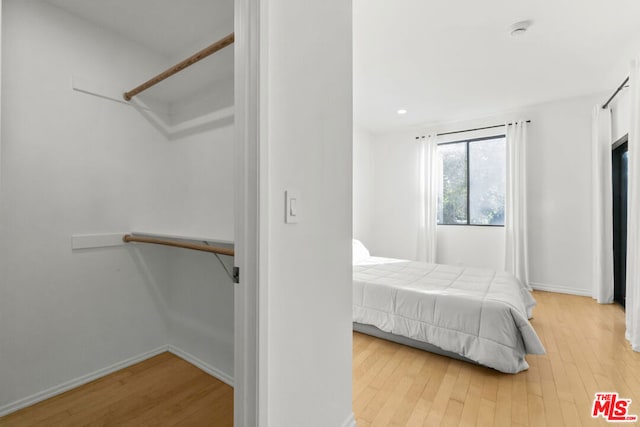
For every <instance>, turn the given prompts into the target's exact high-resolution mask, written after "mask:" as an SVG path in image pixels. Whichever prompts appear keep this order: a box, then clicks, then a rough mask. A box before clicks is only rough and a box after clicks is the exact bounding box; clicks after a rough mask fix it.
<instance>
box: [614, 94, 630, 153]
mask: <svg viewBox="0 0 640 427" xmlns="http://www.w3.org/2000/svg"><path fill="white" fill-rule="evenodd" d="M629 93H630V92H629V89H628V88H627V89H623V90H622V91H621V92H620V93H618V95H616V97H615V98H614V99H613V101H611V104H609V106H610V107H611V128H612V129H611V131H612V134H613V139H612V142H616V141H617V140H619V139H620V138H622V137H623V136H625V135H626V134H628V133H629V125H630V120H631V110H630V108H631V105H630V102H631V100H630V97H629Z"/></svg>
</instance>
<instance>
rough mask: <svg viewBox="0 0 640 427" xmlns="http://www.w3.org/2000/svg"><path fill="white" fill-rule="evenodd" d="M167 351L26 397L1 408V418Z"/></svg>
mask: <svg viewBox="0 0 640 427" xmlns="http://www.w3.org/2000/svg"><path fill="white" fill-rule="evenodd" d="M167 350H168V346H166V345H163V346H161V347H158V348H156V349H154V350H151V351H148V352H146V353H142V354H140V355H138V356H134V357H131V358H129V359H126V360H123V361H122V362H118V363H115V364H113V365H111V366H107V367H106V368H102V369H99V370H97V371H95V372H92V373H90V374H87V375H83V376H81V377H78V378H75V379H73V380H70V381H67V382H64V383H62V384H59V385H57V386H54V387H51V388H48V389H46V390H43V391H41V392H38V393H36V394H33V395H31V396H28V397H24V398H22V399H19V400H17V401H15V402H13V403H9V404H7V405H4V406H0V417H2V416H4V415H7V414H10V413H12V412H15V411H18V410H20V409H22V408H26V407H27V406H31V405H33V404H36V403H38V402H41V401H43V400H47V399H50V398H52V397H54V396H57V395H59V394H61V393H64V392H65V391H69V390H71V389H73V388H76V387H80V386H81V385H84V384H87V383H89V382H91V381H94V380H97V379H98V378H101V377H104V376H105V375H109V374H112V373H114V372H116V371H119V370H120V369H124V368H127V367H129V366H131V365H135V364H136V363H140V362H142V361H143V360H147V359H150V358H152V357H153V356H157V355H158V354H160V353H164V352H165V351H167Z"/></svg>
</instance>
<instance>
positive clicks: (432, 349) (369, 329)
mask: <svg viewBox="0 0 640 427" xmlns="http://www.w3.org/2000/svg"><path fill="white" fill-rule="evenodd" d="M353 330H354V331H356V332H361V333H363V334H366V335H371V336H374V337H377V338H382V339H383V340H387V341H392V342H396V343H398V344H403V345H406V346H409V347H413V348H417V349H420V350H424V351H428V352H429V353H435V354H439V355H441V356H446V357H451V358H452V359H458V360H462V361H464V362H469V363H473V364H474V365H479V364H478V362H475V361H473V360H471V359H467V358H466V357H464V356H461V355H459V354H457V353H453V352H451V351H447V350H443V349H441V348H440V347H437V346H435V345H433V344H429V343H426V342H423V341H417V340H414V339H411V338H407V337H403V336H401V335H395V334H392V333H390V332H385V331H383V330H381V329H378V328H376V327H375V326H373V325H365V324H363V323H357V322H353Z"/></svg>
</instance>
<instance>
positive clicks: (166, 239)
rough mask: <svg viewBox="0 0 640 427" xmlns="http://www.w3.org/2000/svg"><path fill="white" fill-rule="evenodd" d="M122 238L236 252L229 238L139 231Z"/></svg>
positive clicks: (181, 246) (217, 251) (207, 250)
mask: <svg viewBox="0 0 640 427" xmlns="http://www.w3.org/2000/svg"><path fill="white" fill-rule="evenodd" d="M122 240H123V241H124V242H126V243H132V242H137V243H149V244H155V245H164V246H172V247H177V248H184V249H191V250H196V251H203V252H210V253H215V254H220V255H228V256H234V254H235V252H234V249H233V242H230V241H228V240H214V239H199V238H197V237H184V236H175V235H167V234H151V233H139V232H138V233H131V234H125V235H124V236H123V237H122ZM195 242H201V243H195ZM208 242H212V243H216V246H210V245H208V244H207V243H208Z"/></svg>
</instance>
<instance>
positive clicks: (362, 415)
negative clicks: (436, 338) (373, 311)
mask: <svg viewBox="0 0 640 427" xmlns="http://www.w3.org/2000/svg"><path fill="white" fill-rule="evenodd" d="M534 296H535V297H536V299H537V300H538V307H536V309H535V310H534V316H535V318H534V319H533V320H532V321H531V323H532V324H533V326H534V327H535V329H536V331H537V332H538V335H539V336H540V338H541V339H542V342H543V343H544V345H545V347H546V349H547V354H546V355H543V356H528V357H527V360H528V362H529V364H530V365H531V367H530V369H529V370H528V371H526V372H522V373H520V374H516V375H509V374H501V373H499V372H497V371H494V370H492V369H488V368H483V367H479V366H475V365H472V364H469V363H465V362H460V361H457V360H453V359H449V358H445V357H442V356H437V355H435V354H431V353H426V352H423V351H420V350H416V349H412V348H409V347H405V346H402V345H399V344H394V343H391V342H388V341H385V340H381V339H377V338H373V337H369V336H367V335H362V334H358V333H354V335H353V408H354V412H355V415H356V419H357V423H358V427H371V426H384V427H386V426H438V425H449V426H458V425H462V426H466V425H477V426H482V427H484V426H494V425H495V426H549V427H552V426H564V425H566V426H580V425H606V424H607V423H606V422H604V420H602V419H598V420H594V419H592V418H591V406H592V403H593V398H594V394H595V393H596V392H599V391H616V392H618V393H619V394H620V396H621V397H624V398H629V399H632V404H631V406H630V412H631V413H632V414H637V415H640V353H634V352H633V351H631V349H630V347H629V345H628V344H627V342H626V341H625V339H624V330H625V326H624V312H623V311H622V309H621V308H620V307H619V306H617V305H599V304H597V303H595V302H594V301H593V300H592V299H591V298H586V297H577V296H569V295H560V294H551V293H546V292H535V293H534ZM232 424H233V390H232V389H231V387H229V386H227V385H225V384H223V383H221V382H219V381H217V380H216V379H214V378H212V377H210V376H209V375H207V374H205V373H204V372H202V371H200V370H198V369H197V368H195V367H193V366H192V365H190V364H188V363H187V362H185V361H183V360H181V359H179V358H177V357H175V356H173V355H171V354H169V353H163V354H161V355H159V356H157V357H154V358H152V359H149V360H148V361H145V362H142V363H140V364H138V365H134V366H132V367H130V368H127V369H123V370H121V371H118V372H116V373H114V374H112V375H109V376H107V377H104V378H101V379H99V380H97V381H94V382H92V383H90V384H87V385H85V386H82V387H79V388H77V389H74V390H71V391H69V392H67V393H64V394H62V395H60V396H57V397H54V398H52V399H49V400H47V401H44V402H41V403H39V404H36V405H34V406H31V407H29V408H26V409H24V410H22V411H18V412H16V413H14V414H11V415H9V416H7V417H5V418H0V426H2V427H4V426H31V425H37V426H78V425H101V426H108V425H118V426H121V425H124V426H127V425H128V426H140V425H149V426H174V425H175V426H231V425H232ZM632 425H634V424H632ZM638 425H640V423H638ZM302 427H303V426H302Z"/></svg>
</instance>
